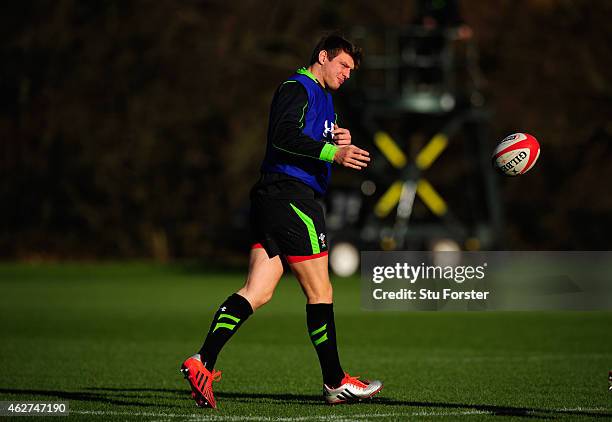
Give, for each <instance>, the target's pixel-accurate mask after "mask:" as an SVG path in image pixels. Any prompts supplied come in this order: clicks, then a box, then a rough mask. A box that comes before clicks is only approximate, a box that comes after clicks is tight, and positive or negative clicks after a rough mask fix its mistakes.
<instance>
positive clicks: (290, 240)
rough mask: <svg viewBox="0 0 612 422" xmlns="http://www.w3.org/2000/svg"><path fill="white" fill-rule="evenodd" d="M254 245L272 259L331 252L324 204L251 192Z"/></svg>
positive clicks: (291, 260) (305, 257)
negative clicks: (329, 250) (263, 250)
mask: <svg viewBox="0 0 612 422" xmlns="http://www.w3.org/2000/svg"><path fill="white" fill-rule="evenodd" d="M250 220H251V232H252V236H253V239H252V248H264V249H265V250H266V252H267V253H268V256H269V257H270V258H272V257H274V256H276V255H281V256H283V257H285V259H286V260H287V262H289V263H295V262H301V261H305V260H308V259H313V258H318V257H321V256H325V255H327V232H326V230H325V216H324V212H323V206H322V205H321V203H320V202H319V201H318V200H317V199H315V198H314V197H313V198H294V199H284V198H275V197H270V196H267V195H262V194H258V193H256V192H253V193H252V194H251V213H250Z"/></svg>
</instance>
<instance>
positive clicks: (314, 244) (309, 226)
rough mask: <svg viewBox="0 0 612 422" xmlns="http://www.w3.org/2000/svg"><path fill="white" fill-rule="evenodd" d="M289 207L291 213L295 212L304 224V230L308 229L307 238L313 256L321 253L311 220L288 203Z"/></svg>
mask: <svg viewBox="0 0 612 422" xmlns="http://www.w3.org/2000/svg"><path fill="white" fill-rule="evenodd" d="M289 205H291V208H293V211H295V213H296V214H297V215H298V217H300V219H301V220H302V221H303V222H304V224H306V228H307V229H308V236H309V237H310V246H312V253H313V255H314V254H317V253H319V252H321V250H320V249H319V239H317V231H316V229H315V226H314V222H313V221H312V218H310V217H308V216H307V215H306V214H304V213H303V212H302V211H300V210H299V209H298V208H297V207H296V206H295V205H293V204H292V203H289Z"/></svg>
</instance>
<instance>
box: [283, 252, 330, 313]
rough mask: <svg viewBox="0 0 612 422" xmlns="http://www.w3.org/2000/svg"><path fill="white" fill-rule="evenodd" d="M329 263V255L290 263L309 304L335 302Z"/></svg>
mask: <svg viewBox="0 0 612 422" xmlns="http://www.w3.org/2000/svg"><path fill="white" fill-rule="evenodd" d="M328 264H329V263H328V257H327V255H323V256H320V257H317V258H313V259H308V260H304V261H300V262H295V263H290V264H289V266H290V267H291V271H293V274H295V276H296V278H297V279H298V281H299V283H300V286H301V287H302V290H303V291H304V294H305V295H306V299H307V301H308V303H309V304H313V303H332V302H333V289H332V285H331V281H330V279H329V270H328Z"/></svg>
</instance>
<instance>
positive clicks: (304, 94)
mask: <svg viewBox="0 0 612 422" xmlns="http://www.w3.org/2000/svg"><path fill="white" fill-rule="evenodd" d="M335 123H336V114H335V113H334V104H333V101H332V97H331V94H330V93H329V92H328V91H327V90H326V89H325V88H323V87H322V86H321V85H320V83H319V82H318V81H317V79H316V77H315V76H314V75H313V74H312V73H311V72H309V71H308V70H307V69H306V68H302V69H299V70H298V71H297V72H296V73H295V74H294V75H292V76H291V77H290V78H289V79H287V80H286V81H285V82H283V83H282V84H281V85H280V86H279V87H278V89H277V90H276V93H275V95H274V98H273V100H272V105H271V107H270V121H269V125H268V143H267V148H266V156H265V158H264V161H263V163H262V166H261V171H262V173H280V174H284V175H287V176H290V177H292V178H294V179H297V180H299V181H301V182H302V183H304V184H306V185H308V186H310V187H311V188H312V189H313V190H314V191H315V192H317V193H318V194H321V195H322V194H324V193H325V191H326V190H327V187H328V185H329V181H330V178H331V162H333V158H334V154H335V153H336V151H337V149H338V147H336V146H335V145H333V144H332V131H333V129H334V124H335Z"/></svg>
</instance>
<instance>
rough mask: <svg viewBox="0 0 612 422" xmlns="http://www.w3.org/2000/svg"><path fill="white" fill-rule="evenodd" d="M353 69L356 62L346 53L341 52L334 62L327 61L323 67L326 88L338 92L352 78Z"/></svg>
mask: <svg viewBox="0 0 612 422" xmlns="http://www.w3.org/2000/svg"><path fill="white" fill-rule="evenodd" d="M353 69H355V62H354V61H353V58H352V57H351V56H350V55H349V54H347V53H345V52H344V51H341V52H340V53H339V54H338V55H337V56H336V57H334V58H333V59H332V60H325V62H324V63H323V65H322V71H323V80H324V81H325V86H326V87H327V88H329V89H331V90H332V91H335V90H337V89H338V88H340V86H341V85H342V84H343V83H344V82H346V80H347V79H348V78H350V77H351V70H353Z"/></svg>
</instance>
